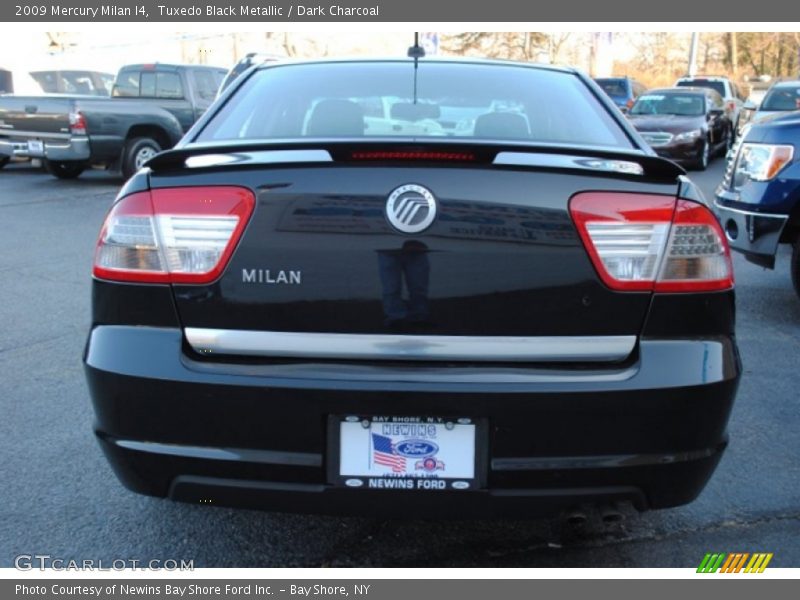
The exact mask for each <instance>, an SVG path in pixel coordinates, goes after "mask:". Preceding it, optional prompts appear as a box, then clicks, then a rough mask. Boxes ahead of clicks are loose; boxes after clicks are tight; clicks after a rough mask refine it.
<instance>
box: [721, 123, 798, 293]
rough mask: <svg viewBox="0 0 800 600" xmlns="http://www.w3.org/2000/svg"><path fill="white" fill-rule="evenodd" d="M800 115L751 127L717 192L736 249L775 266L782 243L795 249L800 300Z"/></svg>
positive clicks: (793, 269) (792, 268) (792, 263)
mask: <svg viewBox="0 0 800 600" xmlns="http://www.w3.org/2000/svg"><path fill="white" fill-rule="evenodd" d="M799 141H800V112H791V113H775V114H773V115H771V116H768V117H764V118H763V119H761V120H759V122H757V123H753V124H751V125H750V126H748V128H747V131H746V132H745V134H744V136H743V138H742V143H741V144H740V145H739V147H738V148H737V151H736V154H735V155H734V156H732V158H731V161H730V163H729V165H728V170H727V172H726V174H725V179H724V180H723V182H722V184H721V185H720V186H719V188H718V189H717V192H716V212H717V215H718V217H719V220H720V223H722V225H723V227H724V229H725V233H726V235H727V237H728V239H729V240H730V244H731V246H732V247H733V249H734V250H737V251H739V252H741V253H743V254H744V257H745V258H746V259H747V260H748V261H750V262H752V263H755V264H757V265H760V266H762V267H766V268H768V269H774V268H775V254H776V252H777V250H778V246H779V244H790V245H792V246H793V252H792V257H791V261H790V267H789V268H790V271H791V276H792V283H793V284H794V289H795V291H796V292H797V294H798V296H800V154H799V153H798V149H799V148H798V142H799Z"/></svg>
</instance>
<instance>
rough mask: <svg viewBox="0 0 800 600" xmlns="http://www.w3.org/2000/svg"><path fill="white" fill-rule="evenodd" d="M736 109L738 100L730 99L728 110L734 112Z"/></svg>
mask: <svg viewBox="0 0 800 600" xmlns="http://www.w3.org/2000/svg"><path fill="white" fill-rule="evenodd" d="M735 110H736V102H734V101H733V100H728V112H734V111H735Z"/></svg>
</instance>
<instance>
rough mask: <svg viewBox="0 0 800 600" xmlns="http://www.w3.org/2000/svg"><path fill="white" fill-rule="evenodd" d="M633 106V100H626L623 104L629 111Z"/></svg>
mask: <svg viewBox="0 0 800 600" xmlns="http://www.w3.org/2000/svg"><path fill="white" fill-rule="evenodd" d="M634 104H635V102H634V101H633V98H628V101H627V102H626V103H625V106H627V107H628V110H630V109H631V108H633V105H634Z"/></svg>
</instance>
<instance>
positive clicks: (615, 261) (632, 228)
mask: <svg viewBox="0 0 800 600" xmlns="http://www.w3.org/2000/svg"><path fill="white" fill-rule="evenodd" d="M569 208H570V213H571V214H572V218H573V220H574V221H575V224H576V226H577V228H578V233H579V234H580V236H581V239H582V240H583V244H584V246H585V247H586V250H587V252H588V253H589V256H590V258H591V260H592V263H593V264H594V267H595V269H596V270H597V272H598V274H599V275H600V278H601V279H602V280H603V282H604V283H605V284H606V285H607V286H608V287H609V288H611V289H614V290H623V291H635V290H639V291H656V292H701V291H713V290H724V289H729V288H731V287H733V267H732V265H731V258H730V249H729V247H728V243H727V241H726V239H725V236H724V235H723V233H722V229H721V228H720V226H719V223H718V222H717V220H716V218H715V217H714V215H713V214H712V213H711V211H710V210H708V208H706V207H705V206H702V205H700V204H696V203H694V202H689V201H686V200H676V199H675V198H673V197H671V196H659V195H649V194H631V193H615V192H586V193H581V194H577V195H575V196H573V198H572V200H571V201H570V205H569Z"/></svg>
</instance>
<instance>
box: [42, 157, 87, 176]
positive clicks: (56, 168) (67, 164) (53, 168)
mask: <svg viewBox="0 0 800 600" xmlns="http://www.w3.org/2000/svg"><path fill="white" fill-rule="evenodd" d="M44 168H45V170H47V172H48V173H50V175H53V176H55V177H58V178H59V179H75V178H76V177H77V176H78V175H80V174H81V173H83V171H84V170H85V169H86V163H83V162H77V161H71V160H70V161H62V162H54V161H52V160H46V161H44Z"/></svg>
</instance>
